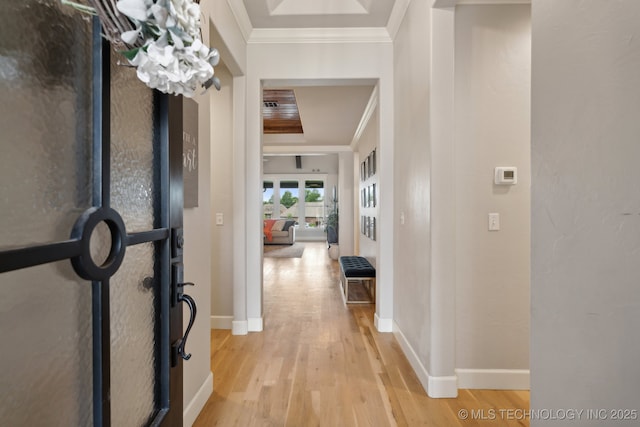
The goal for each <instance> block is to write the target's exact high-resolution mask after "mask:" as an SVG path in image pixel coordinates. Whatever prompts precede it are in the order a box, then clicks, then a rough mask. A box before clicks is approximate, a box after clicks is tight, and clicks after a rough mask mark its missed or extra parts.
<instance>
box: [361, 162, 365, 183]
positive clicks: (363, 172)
mask: <svg viewBox="0 0 640 427" xmlns="http://www.w3.org/2000/svg"><path fill="white" fill-rule="evenodd" d="M365 168H366V165H365V163H364V161H362V162H360V181H362V182H364V180H365V179H367V173H366V169H365Z"/></svg>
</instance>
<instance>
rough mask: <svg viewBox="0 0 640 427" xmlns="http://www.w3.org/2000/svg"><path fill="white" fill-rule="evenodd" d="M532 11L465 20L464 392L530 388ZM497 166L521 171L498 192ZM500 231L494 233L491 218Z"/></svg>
mask: <svg viewBox="0 0 640 427" xmlns="http://www.w3.org/2000/svg"><path fill="white" fill-rule="evenodd" d="M530 23H531V19H530V5H491V6H489V5H477V6H471V5H469V6H458V7H457V8H456V13H455V29H456V30H455V173H453V174H452V175H451V178H452V179H455V192H456V201H455V204H456V212H455V217H456V237H455V238H456V244H455V247H456V256H455V260H456V321H455V324H456V343H455V348H456V368H457V370H456V372H457V374H458V385H459V387H460V388H506V389H522V388H524V389H526V388H528V386H529V381H528V380H529V378H528V371H527V370H528V369H529V317H530V308H529V257H530V250H529V246H530V226H529V224H530V201H529V199H530V148H531V145H530V99H531V97H530V89H531V82H530V75H531V26H530ZM496 166H515V167H517V173H518V175H517V176H518V182H517V184H516V185H495V184H494V168H495V167H496ZM490 212H491V213H498V214H499V215H500V230H499V231H489V230H488V214H489V213H490Z"/></svg>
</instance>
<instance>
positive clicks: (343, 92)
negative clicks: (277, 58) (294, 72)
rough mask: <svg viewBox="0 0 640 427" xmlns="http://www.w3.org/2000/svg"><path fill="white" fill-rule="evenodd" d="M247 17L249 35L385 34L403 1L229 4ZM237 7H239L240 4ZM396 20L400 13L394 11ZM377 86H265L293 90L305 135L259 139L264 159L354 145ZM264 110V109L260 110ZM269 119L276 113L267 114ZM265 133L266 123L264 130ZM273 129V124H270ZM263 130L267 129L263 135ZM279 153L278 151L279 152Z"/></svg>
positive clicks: (254, 0)
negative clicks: (363, 31)
mask: <svg viewBox="0 0 640 427" xmlns="http://www.w3.org/2000/svg"><path fill="white" fill-rule="evenodd" d="M233 2H234V3H235V4H236V6H239V7H242V8H243V9H244V11H246V16H247V17H248V18H249V22H250V25H251V28H252V30H253V31H254V32H255V31H256V30H260V31H262V30H264V31H270V30H276V29H281V30H282V29H286V30H289V31H287V34H291V35H293V34H295V33H296V31H305V30H308V29H318V28H319V29H323V31H329V32H331V31H334V30H335V31H337V32H339V31H340V29H344V28H349V29H352V30H353V29H355V30H357V29H359V28H360V29H372V28H375V29H377V30H380V31H381V32H384V34H387V26H388V25H389V23H390V18H391V16H392V15H393V12H394V9H402V6H403V5H404V6H405V7H406V5H405V3H406V0H233ZM240 2H241V3H240ZM396 14H398V11H397V10H396ZM375 84H376V82H375V81H371V80H368V81H364V80H363V81H346V82H345V81H339V82H338V81H322V82H320V81H305V82H286V83H282V82H280V83H269V82H266V83H265V89H269V90H273V89H293V90H294V92H295V98H296V101H297V105H298V109H299V113H300V120H301V122H302V128H303V133H302V134H300V133H297V134H296V133H274V132H268V133H265V134H264V135H263V143H264V147H265V153H268V152H269V151H270V149H271V151H272V152H276V153H277V152H280V153H288V154H296V150H300V151H299V152H305V151H304V150H305V148H307V149H308V148H309V147H315V148H319V150H320V151H322V149H323V148H325V147H326V148H327V149H329V147H334V148H335V147H338V148H339V147H340V146H342V147H343V149H347V147H348V146H349V145H350V144H351V142H352V141H353V138H354V136H355V135H356V132H357V131H358V127H359V125H360V121H361V120H362V117H363V115H364V113H365V110H366V108H367V105H368V103H369V98H370V97H371V94H372V92H373V89H374V86H375ZM263 109H264V107H263ZM271 113H272V114H273V113H274V112H273V111H271ZM265 125H266V127H269V123H266V124H265ZM274 125H276V124H274ZM266 127H265V129H266ZM278 150H280V151H278Z"/></svg>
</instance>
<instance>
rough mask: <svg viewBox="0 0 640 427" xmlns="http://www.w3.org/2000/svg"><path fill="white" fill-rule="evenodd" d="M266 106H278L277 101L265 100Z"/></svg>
mask: <svg viewBox="0 0 640 427" xmlns="http://www.w3.org/2000/svg"><path fill="white" fill-rule="evenodd" d="M264 106H265V108H278V102H277V101H264Z"/></svg>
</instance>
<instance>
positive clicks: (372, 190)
mask: <svg viewBox="0 0 640 427" xmlns="http://www.w3.org/2000/svg"><path fill="white" fill-rule="evenodd" d="M371 199H372V203H373V207H374V208H375V207H376V205H377V204H378V203H377V197H376V184H375V182H374V183H373V184H372V185H371Z"/></svg>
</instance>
